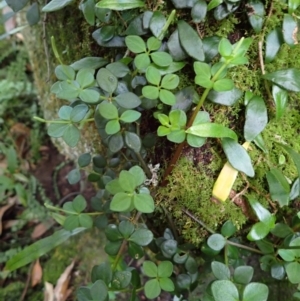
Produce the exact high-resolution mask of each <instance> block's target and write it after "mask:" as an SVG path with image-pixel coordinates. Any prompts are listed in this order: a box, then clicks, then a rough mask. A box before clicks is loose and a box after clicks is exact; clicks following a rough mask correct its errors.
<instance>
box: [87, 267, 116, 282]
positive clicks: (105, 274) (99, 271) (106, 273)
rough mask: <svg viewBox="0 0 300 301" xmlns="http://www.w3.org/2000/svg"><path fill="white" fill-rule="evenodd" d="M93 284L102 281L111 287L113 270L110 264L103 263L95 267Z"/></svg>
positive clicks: (92, 276) (92, 274)
mask: <svg viewBox="0 0 300 301" xmlns="http://www.w3.org/2000/svg"><path fill="white" fill-rule="evenodd" d="M91 278H92V282H96V281H97V280H102V281H103V282H104V283H105V284H106V285H109V284H110V282H111V280H112V269H111V266H110V263H109V262H102V263H100V264H99V265H95V266H94V267H93V269H92V273H91Z"/></svg>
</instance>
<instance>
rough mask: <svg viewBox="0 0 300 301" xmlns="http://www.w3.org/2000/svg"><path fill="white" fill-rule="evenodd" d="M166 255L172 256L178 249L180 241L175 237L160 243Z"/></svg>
mask: <svg viewBox="0 0 300 301" xmlns="http://www.w3.org/2000/svg"><path fill="white" fill-rule="evenodd" d="M160 249H161V252H162V254H163V256H164V257H166V258H172V257H173V256H174V255H175V254H176V253H177V251H178V243H177V241H176V240H174V239H167V240H165V241H164V242H162V243H161V245H160Z"/></svg>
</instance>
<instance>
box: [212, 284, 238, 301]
mask: <svg viewBox="0 0 300 301" xmlns="http://www.w3.org/2000/svg"><path fill="white" fill-rule="evenodd" d="M211 290H212V293H213V296H214V299H215V301H237V300H239V292H238V290H237V288H236V286H235V285H234V284H233V283H232V282H231V281H230V280H217V281H214V282H213V284H212V286H211Z"/></svg>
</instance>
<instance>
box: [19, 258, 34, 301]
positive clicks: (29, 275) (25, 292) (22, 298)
mask: <svg viewBox="0 0 300 301" xmlns="http://www.w3.org/2000/svg"><path fill="white" fill-rule="evenodd" d="M32 268H33V262H32V263H31V265H30V267H29V271H28V275H27V280H26V284H25V287H24V289H23V292H22V295H21V297H20V299H19V301H23V300H24V298H25V296H26V294H27V291H28V287H29V282H30V278H31V273H32Z"/></svg>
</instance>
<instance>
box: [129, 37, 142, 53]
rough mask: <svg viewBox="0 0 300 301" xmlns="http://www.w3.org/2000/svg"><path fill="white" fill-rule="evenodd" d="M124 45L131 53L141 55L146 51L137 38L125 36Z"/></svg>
mask: <svg viewBox="0 0 300 301" xmlns="http://www.w3.org/2000/svg"><path fill="white" fill-rule="evenodd" d="M125 43H126V46H127V47H128V49H129V50H130V51H131V52H133V53H141V52H146V51H147V48H146V44H145V42H144V40H143V39H142V38H141V37H139V36H127V37H126V38H125Z"/></svg>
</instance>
